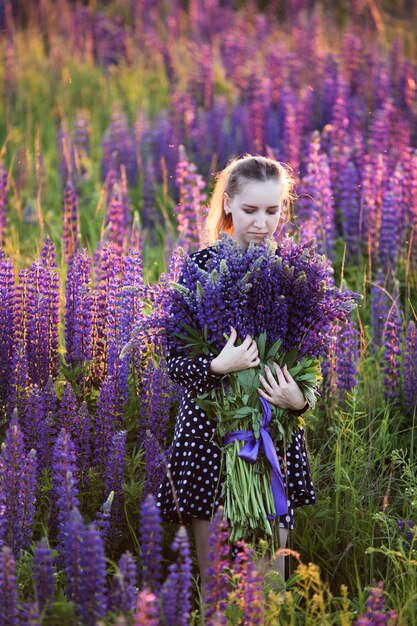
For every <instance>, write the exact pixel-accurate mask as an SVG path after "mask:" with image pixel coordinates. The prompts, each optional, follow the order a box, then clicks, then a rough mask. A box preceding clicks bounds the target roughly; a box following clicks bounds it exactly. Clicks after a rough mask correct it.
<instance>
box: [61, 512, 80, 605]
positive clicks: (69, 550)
mask: <svg viewBox="0 0 417 626" xmlns="http://www.w3.org/2000/svg"><path fill="white" fill-rule="evenodd" d="M84 529H85V526H84V522H83V518H82V516H81V513H80V512H79V510H78V508H74V509H72V511H70V513H69V515H68V517H67V520H66V523H65V525H64V532H63V541H62V545H61V546H60V553H61V556H62V559H63V569H64V571H65V595H66V597H67V598H68V600H73V602H74V604H75V605H77V604H78V602H79V599H80V596H81V593H82V588H83V585H84V572H83V570H82V566H81V563H82V558H83V557H82V554H83V550H84V545H83V543H84V541H83V540H84Z"/></svg>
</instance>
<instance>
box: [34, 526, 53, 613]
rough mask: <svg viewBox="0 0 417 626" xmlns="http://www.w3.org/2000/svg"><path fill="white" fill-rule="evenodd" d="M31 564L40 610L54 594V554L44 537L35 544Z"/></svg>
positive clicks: (50, 600)
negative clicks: (32, 562)
mask: <svg viewBox="0 0 417 626" xmlns="http://www.w3.org/2000/svg"><path fill="white" fill-rule="evenodd" d="M33 565H34V566H33V575H34V581H35V590H36V599H37V601H38V605H39V608H40V609H41V610H42V609H43V608H44V607H45V606H47V605H48V604H49V603H50V602H52V600H53V597H54V594H55V577H54V575H55V566H54V556H53V552H52V550H51V548H50V547H49V545H48V541H47V539H46V538H45V537H44V538H42V539H41V540H40V541H38V542H37V544H36V548H35V557H34V564H33Z"/></svg>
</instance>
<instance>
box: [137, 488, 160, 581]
mask: <svg viewBox="0 0 417 626" xmlns="http://www.w3.org/2000/svg"><path fill="white" fill-rule="evenodd" d="M139 532H140V542H141V568H142V575H141V583H142V587H143V586H145V587H147V588H149V589H153V590H155V591H156V590H158V589H159V587H160V584H161V576H162V528H161V514H160V511H159V509H158V507H157V506H156V504H155V498H154V497H153V496H152V495H151V494H149V495H148V496H147V497H146V498H145V500H144V501H143V503H142V507H141V512H140V525H139Z"/></svg>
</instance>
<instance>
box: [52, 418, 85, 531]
mask: <svg viewBox="0 0 417 626" xmlns="http://www.w3.org/2000/svg"><path fill="white" fill-rule="evenodd" d="M51 503H52V514H53V517H54V524H56V525H57V526H58V535H57V536H58V541H59V542H62V541H63V540H64V533H65V525H66V523H67V520H68V516H69V514H70V512H71V511H72V510H73V509H74V507H78V504H79V501H78V469H77V463H76V456H75V446H74V444H73V442H72V441H71V437H70V436H69V434H68V433H67V432H66V431H65V429H64V428H62V429H61V432H60V434H59V436H58V438H57V440H56V442H55V445H54V449H53V454H52V488H51Z"/></svg>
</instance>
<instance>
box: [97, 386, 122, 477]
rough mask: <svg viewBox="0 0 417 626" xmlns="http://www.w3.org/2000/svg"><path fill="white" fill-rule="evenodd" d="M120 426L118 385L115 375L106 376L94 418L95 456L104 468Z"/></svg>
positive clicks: (98, 463) (99, 464)
mask: <svg viewBox="0 0 417 626" xmlns="http://www.w3.org/2000/svg"><path fill="white" fill-rule="evenodd" d="M118 426H121V413H120V411H119V408H118V402H117V393H116V385H115V381H114V378H113V376H106V377H105V378H104V380H103V382H102V384H101V386H100V392H99V396H98V399H97V411H96V415H95V420H94V434H95V439H94V457H95V458H96V459H97V465H98V467H100V468H102V469H103V470H104V467H105V464H106V459H108V458H109V453H110V450H111V449H112V445H113V436H114V434H115V432H116V428H117V427H118Z"/></svg>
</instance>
